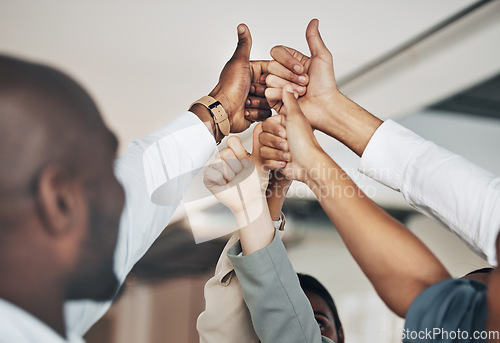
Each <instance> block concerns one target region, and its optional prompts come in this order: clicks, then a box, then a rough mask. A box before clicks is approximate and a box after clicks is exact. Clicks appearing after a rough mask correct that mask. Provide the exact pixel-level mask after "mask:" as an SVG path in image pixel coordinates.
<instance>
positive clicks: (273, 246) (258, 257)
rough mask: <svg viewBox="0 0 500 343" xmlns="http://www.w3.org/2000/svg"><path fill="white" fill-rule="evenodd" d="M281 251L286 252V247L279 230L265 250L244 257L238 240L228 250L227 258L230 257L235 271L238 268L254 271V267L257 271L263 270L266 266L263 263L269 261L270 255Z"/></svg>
mask: <svg viewBox="0 0 500 343" xmlns="http://www.w3.org/2000/svg"><path fill="white" fill-rule="evenodd" d="M281 249H283V250H285V246H284V245H283V242H282V241H281V237H280V235H278V232H277V230H275V233H274V238H273V240H272V241H271V243H269V244H268V245H267V246H265V247H264V248H262V249H260V250H257V251H255V252H254V253H252V254H250V255H246V256H243V254H242V252H243V250H242V248H241V241H239V240H238V241H237V242H236V243H234V244H233V245H232V246H231V247H230V248H229V249H228V250H227V256H228V257H229V260H230V261H231V264H232V265H233V267H234V268H235V269H236V268H238V267H239V268H245V269H248V268H250V269H252V266H254V268H257V269H262V268H263V266H264V265H265V263H264V264H263V263H262V261H263V260H265V261H267V260H268V259H269V255H274V254H273V253H272V252H273V251H274V252H276V251H279V250H281ZM285 253H286V250H285Z"/></svg>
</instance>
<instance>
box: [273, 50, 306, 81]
mask: <svg viewBox="0 0 500 343" xmlns="http://www.w3.org/2000/svg"><path fill="white" fill-rule="evenodd" d="M271 57H272V58H273V59H274V60H276V61H278V62H279V63H280V64H282V65H283V66H284V67H285V68H287V69H288V70H290V71H293V72H294V73H295V74H297V75H301V74H303V73H305V68H304V65H305V63H306V62H307V61H308V60H309V57H307V56H306V55H304V54H302V53H301V52H299V51H297V50H295V49H292V48H289V47H287V46H284V45H277V46H275V47H273V48H272V49H271Z"/></svg>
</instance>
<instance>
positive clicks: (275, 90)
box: [266, 19, 342, 131]
mask: <svg viewBox="0 0 500 343" xmlns="http://www.w3.org/2000/svg"><path fill="white" fill-rule="evenodd" d="M318 25H319V21H318V20H317V19H313V20H311V22H310V23H309V25H308V26H307V30H306V39H307V44H308V46H309V50H310V53H311V57H308V56H306V55H304V54H302V53H300V52H299V51H297V50H295V49H292V48H289V47H285V46H282V45H280V46H275V47H274V48H272V50H271V56H272V57H273V58H274V60H275V63H278V64H279V66H276V65H270V67H269V73H270V74H269V76H267V78H266V83H267V86H268V89H267V90H266V98H267V100H268V102H269V104H270V105H271V106H272V108H273V109H275V110H276V111H278V113H280V111H281V109H282V106H283V103H282V101H281V96H282V89H283V87H284V86H285V85H286V84H289V83H290V81H289V80H290V79H291V78H292V77H291V75H292V74H295V73H305V74H307V75H308V77H307V78H306V79H305V80H303V82H302V83H301V84H302V85H306V84H307V92H306V93H305V94H302V93H300V92H297V90H296V89H294V90H295V91H296V92H297V93H298V94H299V95H301V97H300V98H299V101H298V102H299V105H300V107H301V108H302V110H303V111H304V113H305V114H306V117H307V119H308V120H309V122H310V123H311V125H312V126H313V128H315V129H320V130H322V131H323V129H324V128H325V125H326V123H325V121H324V117H325V115H326V112H328V110H329V109H330V108H332V106H333V105H334V104H335V102H336V101H337V100H336V99H337V97H340V96H342V94H341V93H340V92H339V90H338V88H337V84H336V82H335V74H334V71H333V57H332V54H331V53H330V51H329V50H328V49H327V47H326V46H325V43H324V42H323V40H322V39H321V35H320V33H319V30H318ZM297 77H299V76H297ZM303 77H304V76H303ZM297 81H298V79H297ZM299 82H300V81H299ZM302 95H303V96H302Z"/></svg>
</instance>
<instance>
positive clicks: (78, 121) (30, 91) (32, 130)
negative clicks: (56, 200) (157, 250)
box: [0, 55, 106, 224]
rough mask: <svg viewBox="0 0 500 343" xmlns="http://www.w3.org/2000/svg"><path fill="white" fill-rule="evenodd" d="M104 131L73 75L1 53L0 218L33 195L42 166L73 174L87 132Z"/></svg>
mask: <svg viewBox="0 0 500 343" xmlns="http://www.w3.org/2000/svg"><path fill="white" fill-rule="evenodd" d="M104 130H106V129H105V126H104V123H103V121H102V119H101V116H100V114H99V111H98V109H97V107H96V106H95V104H94V102H93V101H92V99H91V98H90V96H89V95H88V94H87V93H86V92H85V90H84V89H83V88H82V87H81V86H79V85H78V84H77V83H76V82H75V81H74V80H72V79H71V78H69V77H68V76H66V75H65V74H63V73H61V72H59V71H57V70H55V69H53V68H50V67H47V66H43V65H39V64H35V63H30V62H26V61H22V60H19V59H15V58H11V57H7V56H2V55H0V161H1V163H0V221H1V220H2V219H4V220H5V219H6V217H8V216H9V215H10V214H11V213H12V208H11V207H13V206H15V205H16V204H17V203H18V200H19V201H21V200H22V199H25V198H26V197H29V196H30V194H31V195H32V193H33V192H34V191H35V189H34V188H35V186H36V178H37V174H38V173H39V172H40V171H41V169H42V168H43V167H44V166H46V165H48V164H50V163H58V164H60V165H62V166H64V167H65V168H67V170H68V173H77V171H79V170H80V168H82V167H83V166H85V165H86V164H88V163H86V162H88V161H84V160H83V159H84V156H86V155H88V154H87V153H86V152H88V151H89V150H90V149H92V147H91V144H89V142H92V139H91V138H92V135H95V134H102V132H103V131H104ZM0 224H1V223H0Z"/></svg>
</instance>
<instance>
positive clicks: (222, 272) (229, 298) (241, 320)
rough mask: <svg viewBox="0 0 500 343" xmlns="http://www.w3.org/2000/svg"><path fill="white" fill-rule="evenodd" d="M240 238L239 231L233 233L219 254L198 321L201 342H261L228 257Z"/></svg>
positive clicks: (206, 289) (206, 286)
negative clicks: (229, 250)
mask: <svg viewBox="0 0 500 343" xmlns="http://www.w3.org/2000/svg"><path fill="white" fill-rule="evenodd" d="M239 239H240V236H239V234H238V232H235V233H234V234H233V236H231V238H230V239H229V242H227V244H226V246H225V247H224V250H223V251H222V254H221V256H220V258H219V262H218V263H217V267H216V268H215V275H214V276H213V277H212V278H211V279H210V280H208V282H207V283H206V285H205V311H203V312H202V313H201V314H200V316H199V317H198V322H197V324H196V329H197V330H198V333H199V335H200V343H258V342H259V338H258V337H257V335H256V334H255V331H254V329H253V325H252V320H251V318H250V312H249V311H248V308H247V306H246V304H245V301H244V300H243V294H242V293H241V287H240V283H239V281H238V278H237V277H236V274H235V273H234V269H233V266H232V264H231V262H230V261H229V258H228V257H227V250H228V249H229V247H231V246H232V245H233V244H235V243H236V242H237V241H238V240H239Z"/></svg>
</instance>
